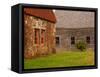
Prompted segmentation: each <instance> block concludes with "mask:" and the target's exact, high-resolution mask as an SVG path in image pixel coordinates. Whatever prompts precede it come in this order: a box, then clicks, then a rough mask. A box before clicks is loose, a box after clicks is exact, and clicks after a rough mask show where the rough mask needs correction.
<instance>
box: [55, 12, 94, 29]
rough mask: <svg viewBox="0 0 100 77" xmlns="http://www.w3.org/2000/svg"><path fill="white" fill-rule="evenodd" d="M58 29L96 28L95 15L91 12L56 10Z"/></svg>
mask: <svg viewBox="0 0 100 77" xmlns="http://www.w3.org/2000/svg"><path fill="white" fill-rule="evenodd" d="M55 16H56V19H57V23H56V27H57V28H90V27H94V26H95V25H94V20H95V13H94V12H89V11H71V10H55Z"/></svg>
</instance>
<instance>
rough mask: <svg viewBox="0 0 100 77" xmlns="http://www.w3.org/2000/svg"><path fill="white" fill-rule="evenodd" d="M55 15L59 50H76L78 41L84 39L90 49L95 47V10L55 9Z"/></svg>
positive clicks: (57, 47)
mask: <svg viewBox="0 0 100 77" xmlns="http://www.w3.org/2000/svg"><path fill="white" fill-rule="evenodd" d="M55 16H56V19H57V23H56V49H57V51H67V50H76V47H75V44H76V43H77V42H78V41H84V42H85V43H86V44H87V48H88V49H94V46H95V40H94V39H95V36H94V35H95V26H94V20H95V14H94V12H89V11H87V12H86V11H71V10H66V11H65V10H55Z"/></svg>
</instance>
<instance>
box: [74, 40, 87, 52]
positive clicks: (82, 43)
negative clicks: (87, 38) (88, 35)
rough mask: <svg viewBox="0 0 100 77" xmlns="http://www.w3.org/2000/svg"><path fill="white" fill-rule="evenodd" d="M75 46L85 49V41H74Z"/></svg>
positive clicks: (81, 49)
mask: <svg viewBox="0 0 100 77" xmlns="http://www.w3.org/2000/svg"><path fill="white" fill-rule="evenodd" d="M76 48H77V49H79V50H80V51H84V50H86V43H85V42H84V41H79V42H77V43H76Z"/></svg>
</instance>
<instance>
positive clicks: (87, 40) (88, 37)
mask: <svg viewBox="0 0 100 77" xmlns="http://www.w3.org/2000/svg"><path fill="white" fill-rule="evenodd" d="M86 42H87V43H88V44H90V36H87V37H86Z"/></svg>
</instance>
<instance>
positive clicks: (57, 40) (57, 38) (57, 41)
mask: <svg viewBox="0 0 100 77" xmlns="http://www.w3.org/2000/svg"><path fill="white" fill-rule="evenodd" d="M59 44H60V42H59V37H56V45H59Z"/></svg>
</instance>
